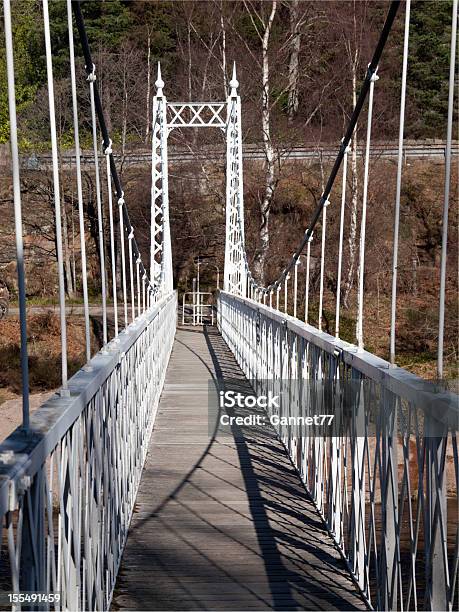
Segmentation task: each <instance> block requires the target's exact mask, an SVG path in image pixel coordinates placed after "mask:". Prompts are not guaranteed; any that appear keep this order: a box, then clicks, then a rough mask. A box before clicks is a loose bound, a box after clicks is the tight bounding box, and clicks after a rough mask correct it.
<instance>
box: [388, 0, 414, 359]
mask: <svg viewBox="0 0 459 612" xmlns="http://www.w3.org/2000/svg"><path fill="white" fill-rule="evenodd" d="M410 8H411V0H406V9H405V33H404V37H403V63H402V87H401V93H400V123H399V132H398V159H397V186H396V194H395V213H394V217H395V218H394V245H393V260H392V296H391V314H390V363H391V364H392V365H394V364H395V318H396V315H397V273H398V239H399V228H400V195H401V192H402V170H403V139H404V130H405V100H406V76H407V72H408V41H409V36H410Z"/></svg>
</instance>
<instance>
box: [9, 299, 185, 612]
mask: <svg viewBox="0 0 459 612" xmlns="http://www.w3.org/2000/svg"><path fill="white" fill-rule="evenodd" d="M176 308H177V300H176V295H175V294H174V293H172V294H169V296H167V297H164V298H162V299H161V300H160V301H159V302H158V303H157V304H156V305H155V306H154V307H153V308H151V309H150V310H149V311H148V312H147V313H146V314H145V315H144V316H142V317H139V318H137V319H136V321H135V322H134V323H132V324H131V325H130V326H129V327H128V328H127V329H126V330H125V332H124V333H123V334H120V336H119V337H118V341H117V342H115V341H112V342H110V343H109V344H108V346H107V351H106V354H103V353H98V354H97V355H96V356H95V357H93V358H92V359H91V361H90V369H89V371H85V370H80V371H79V372H77V374H75V376H73V377H72V378H71V379H70V380H69V389H70V396H69V397H67V398H62V397H59V395H55V396H53V397H52V398H51V399H49V400H48V401H47V402H45V404H43V405H42V406H41V408H40V409H39V410H37V411H36V412H34V413H33V415H32V416H31V421H30V430H31V432H32V433H33V436H32V437H30V438H29V439H26V438H24V435H23V434H21V430H19V429H18V430H16V432H14V433H13V434H12V435H11V436H9V437H8V438H7V439H6V440H5V441H4V442H3V443H2V444H1V445H0V470H1V474H2V477H1V480H0V516H1V520H2V526H3V528H4V529H5V530H6V533H7V540H6V542H5V540H4V546H7V549H8V550H7V551H6V552H7V555H3V556H2V574H3V575H4V576H8V575H10V577H11V583H10V588H9V590H11V591H15V592H22V591H39V592H60V593H61V596H62V600H61V602H60V603H59V604H58V605H56V607H55V609H57V610H109V609H110V602H111V597H112V593H113V588H114V586H115V580H116V575H117V572H118V567H119V563H120V560H121V555H122V552H123V548H124V544H125V541H126V537H127V533H128V528H129V522H130V518H131V514H132V511H133V508H134V503H135V498H136V492H137V487H138V484H139V482H140V477H141V473H142V468H143V464H144V460H145V455H146V452H147V448H148V441H149V438H150V433H151V430H152V427H153V424H154V421H155V415H156V409H157V406H158V401H159V397H160V394H161V390H162V386H163V382H164V376H165V372H166V366H167V363H168V360H169V355H170V351H171V348H172V342H173V339H174V335H175V321H176ZM4 533H5V532H4ZM8 559H9V561H8ZM17 609H20V607H18V608H17Z"/></svg>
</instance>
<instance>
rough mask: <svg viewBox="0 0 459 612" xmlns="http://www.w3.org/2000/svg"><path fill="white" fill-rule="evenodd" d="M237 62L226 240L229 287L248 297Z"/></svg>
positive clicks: (230, 104) (229, 131)
mask: <svg viewBox="0 0 459 612" xmlns="http://www.w3.org/2000/svg"><path fill="white" fill-rule="evenodd" d="M238 86H239V83H238V81H237V78H236V66H235V65H234V67H233V76H232V79H231V81H230V88H231V90H230V94H229V97H228V101H227V125H226V242H225V272H224V283H223V287H224V290H225V291H228V292H229V293H233V294H235V295H241V296H243V297H245V295H246V287H247V274H246V264H245V251H244V199H243V182H242V129H241V98H240V96H239V95H238V93H237V88H238Z"/></svg>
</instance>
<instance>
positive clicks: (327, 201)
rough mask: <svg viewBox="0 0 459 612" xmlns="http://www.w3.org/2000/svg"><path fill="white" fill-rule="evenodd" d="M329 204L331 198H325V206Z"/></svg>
mask: <svg viewBox="0 0 459 612" xmlns="http://www.w3.org/2000/svg"><path fill="white" fill-rule="evenodd" d="M329 204H330V200H329V199H328V198H327V199H326V200H324V208H325V207H327V206H328V205H329Z"/></svg>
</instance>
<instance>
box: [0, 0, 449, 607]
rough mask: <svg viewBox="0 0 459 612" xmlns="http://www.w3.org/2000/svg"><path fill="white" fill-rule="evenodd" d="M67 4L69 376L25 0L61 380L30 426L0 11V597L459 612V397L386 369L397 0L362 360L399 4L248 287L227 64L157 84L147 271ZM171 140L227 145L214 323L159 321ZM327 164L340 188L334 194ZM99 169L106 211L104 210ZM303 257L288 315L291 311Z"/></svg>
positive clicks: (9, 49) (30, 602)
mask: <svg viewBox="0 0 459 612" xmlns="http://www.w3.org/2000/svg"><path fill="white" fill-rule="evenodd" d="M82 8H83V9H84V3H82V4H81V5H80V2H79V1H73V2H72V1H71V0H67V11H68V40H69V55H70V76H71V86H72V88H71V91H72V105H73V119H74V138H75V172H76V176H75V180H76V184H77V195H78V210H79V223H80V235H81V273H82V290H83V298H84V306H83V312H84V320H85V338H86V360H87V363H86V365H85V366H84V367H83V368H82V369H81V370H79V371H78V372H77V373H76V374H75V375H74V376H72V377H71V378H69V377H68V366H67V345H66V342H67V339H66V323H67V321H66V299H65V283H64V280H65V279H64V264H63V245H62V229H61V205H62V202H61V185H60V182H59V181H60V173H59V163H60V159H59V155H58V140H57V136H56V119H55V102H54V82H53V65H52V56H53V50H52V46H51V35H50V30H51V28H52V22H50V19H49V13H48V0H43V18H44V37H45V48H46V68H47V85H48V95H49V127H50V134H51V145H52V155H51V166H52V173H53V180H54V206H55V223H56V251H57V260H58V273H59V298H60V299H59V304H60V310H59V312H60V324H61V342H62V386H61V388H60V389H59V390H58V391H57V392H56V393H55V395H54V396H53V397H51V399H49V400H48V401H47V402H46V403H44V404H43V405H42V406H41V407H40V408H39V409H38V410H37V411H35V412H34V413H33V414H32V415H30V414H29V392H28V389H29V386H28V359H27V320H26V299H25V277H24V256H23V238H22V235H23V230H22V208H21V182H20V181H21V176H20V175H21V164H20V159H19V152H18V142H17V119H16V95H15V84H14V55H13V48H14V46H13V35H12V31H13V30H12V24H11V7H10V0H4V20H5V44H6V60H7V75H8V100H9V117H10V142H11V160H12V177H13V195H14V210H15V221H16V247H17V263H18V286H19V314H20V321H21V366H22V383H23V393H22V400H23V423H22V426H21V427H19V428H18V429H17V430H16V431H15V432H14V433H13V434H11V435H10V436H9V437H8V438H7V439H6V440H4V441H3V442H2V443H1V445H0V516H1V517H2V521H1V534H2V535H1V538H2V539H1V543H2V548H1V556H0V580H1V589H0V590H1V591H2V597H3V599H2V602H1V603H2V605H5V606H8V607H11V608H12V609H15V610H20V609H35V608H38V607H40V609H41V608H45V609H56V610H60V609H62V610H108V609H110V608H111V607H113V609H155V610H164V609H179V610H190V609H200V610H202V609H233V610H234V609H244V610H249V609H276V610H284V609H285V610H290V609H301V610H319V609H324V610H331V609H336V610H347V609H349V610H354V609H379V610H401V609H428V610H453V609H457V603H458V599H457V598H458V595H457V586H458V585H457V574H458V546H459V536H458V520H457V489H458V477H459V476H458V472H459V470H458V452H457V425H458V402H457V396H456V395H454V394H453V393H451V392H450V391H448V390H447V389H446V388H445V386H444V385H442V384H441V381H440V382H439V383H438V384H434V383H432V382H428V381H425V380H423V379H421V378H419V377H417V376H415V375H414V374H411V373H409V372H407V371H406V370H404V369H402V368H399V367H397V366H396V365H395V330H396V327H395V322H396V316H397V311H396V304H397V301H396V292H397V269H398V261H397V256H398V240H399V236H398V232H399V215H400V193H401V184H402V173H403V140H404V138H403V137H404V111H405V91H406V79H407V57H408V45H409V26H410V2H409V0H408V1H407V2H406V3H405V34H404V35H405V39H404V40H405V43H404V58H403V72H402V77H401V78H402V84H401V85H402V86H401V92H402V95H401V113H400V132H399V147H398V172H397V190H396V206H395V224H394V226H395V229H394V238H393V239H394V260H393V293H392V320H391V329H390V339H391V351H390V352H391V362H386V361H384V360H383V359H381V358H379V357H377V356H375V355H374V354H372V353H370V352H368V351H366V350H365V348H364V320H363V313H364V308H363V306H364V300H365V283H364V269H365V229H366V207H367V203H368V180H369V157H370V152H371V128H372V110H373V99H374V95H375V86H376V81H377V69H378V65H379V63H380V61H383V52H384V48H385V46H386V43H387V41H388V39H389V35H390V31H391V28H392V25H393V23H394V21H395V20H396V18H397V11H398V8H399V3H398V2H392V3H391V4H390V6H389V9H388V13H387V17H386V21H385V24H384V27H383V29H382V31H381V34H380V38H379V41H378V44H377V46H376V48H375V51H374V54H373V57H372V58H369V59H370V63H369V65H368V71H367V74H366V76H365V79H364V81H363V83H362V85H361V88H360V95H359V98H358V101H357V104H356V107H355V109H354V110H353V112H352V114H351V117H350V120H349V123H348V126H347V129H346V131H345V134H344V137H343V138H342V140H341V144H340V146H339V149H338V153H337V155H336V159H335V161H334V164H333V166H332V169H331V172H330V176H329V178H328V180H327V182H326V186H325V189H324V191H323V194H322V197H321V198H320V201H319V204H318V207H317V210H316V212H315V214H314V215H313V218H312V219H311V222H310V224H309V227H308V228H305V234H304V238H303V240H302V241H301V243H300V245H299V246H298V249H297V250H296V252H295V254H294V255H293V257H292V259H291V260H290V261H289V263H288V264H287V265H286V266H285V268H284V270H283V271H282V274H281V275H280V277H279V278H278V279H276V281H275V282H273V283H271V284H270V285H269V286H266V287H265V286H261V285H260V284H259V283H258V282H257V280H256V279H255V278H254V277H253V275H252V274H251V272H250V262H249V261H248V258H247V256H246V250H245V234H244V203H243V166H242V130H241V101H240V97H239V92H238V88H239V83H238V81H237V75H236V71H235V70H234V71H233V76H232V79H231V82H230V91H229V95H228V98H227V99H226V100H224V101H216V102H215V101H212V102H204V103H203V102H197V103H191V102H187V103H181V102H169V101H168V100H167V98H166V96H165V93H164V90H165V84H164V82H163V79H162V76H161V72H160V70H158V77H157V80H156V84H155V85H156V95H155V96H154V100H153V108H152V155H151V169H152V186H151V249H150V258H149V261H148V263H145V262H144V260H143V258H142V254H141V250H140V248H139V245H138V243H137V240H136V235H135V228H134V226H133V225H132V223H131V218H130V216H129V206H128V202H127V201H126V197H125V194H124V191H123V186H122V183H121V180H120V176H119V173H118V171H117V164H116V158H115V153H114V145H113V143H112V140H111V139H110V134H109V133H108V130H107V124H106V122H105V119H104V110H103V106H102V103H101V98H100V95H99V91H98V87H97V67H96V66H95V65H94V63H93V58H92V55H91V50H90V48H91V44H93V43H94V42H95V41H90V40H88V36H87V33H86V28H85V24H84V19H83V11H82ZM456 23H457V1H456V0H455V1H454V3H453V14H452V36H451V49H450V51H451V71H450V76H449V92H450V93H449V112H448V129H447V141H446V149H445V155H444V161H445V175H446V177H445V194H444V215H443V243H442V244H443V251H442V261H441V287H440V295H439V312H440V316H439V354H438V356H439V358H438V372H439V377H440V378H441V377H442V374H443V327H444V304H445V266H446V256H447V252H446V244H447V230H448V204H449V183H450V173H451V151H452V121H453V93H454V74H455V68H454V61H455V55H456V47H455V45H456ZM74 26H76V31H77V32H78V36H79V41H80V43H81V47H82V50H83V54H84V64H85V70H86V78H87V89H88V91H87V95H88V97H89V101H90V108H91V126H92V136H93V145H94V147H93V153H92V156H93V159H92V163H93V165H94V172H95V190H96V199H97V202H96V203H97V219H98V224H99V225H98V229H99V234H98V236H99V261H100V279H101V286H102V303H101V313H102V315H101V316H102V334H103V347H102V349H101V350H100V351H98V352H97V353H96V354H93V353H92V351H91V343H90V329H89V302H88V286H87V271H86V270H87V262H86V245H85V239H84V235H85V228H84V216H83V212H84V204H85V202H84V194H83V188H82V180H81V163H82V158H81V155H82V154H81V149H80V140H79V125H78V120H79V112H78V99H79V95H82V94H81V92H80V93H79V94H78V95H77V93H78V92H77V74H78V71H79V70H83V69H84V67H83V65H80V62H76V61H75V55H74V39H73V36H74ZM364 112H366V113H367V134H366V144H365V150H364V164H365V165H364V167H365V175H364V190H363V194H362V201H361V206H362V215H361V226H360V254H359V257H360V260H359V271H360V272H359V293H358V296H359V297H358V320H357V331H356V339H357V342H356V344H355V345H354V344H350V343H349V342H346V341H344V340H343V339H342V338H341V337H340V308H341V304H340V285H341V269H342V251H343V236H344V230H345V228H344V225H343V224H344V212H343V211H344V206H345V201H346V169H347V157H348V151H349V143H350V141H351V138H352V135H353V132H354V129H355V126H356V124H357V121H358V119H359V117H360V116H361V115H362V114H363V113H364ZM183 127H192V128H206V129H214V130H215V129H216V130H221V131H222V132H223V133H224V135H225V138H226V144H227V146H226V185H227V187H226V221H225V222H226V238H225V240H226V242H225V267H224V288H223V290H222V291H220V292H219V294H218V299H217V314H216V322H217V325H216V326H210V325H202V326H201V325H195V326H183V325H182V326H180V327H179V328H178V329H177V296H176V292H175V291H174V287H173V274H172V272H173V268H172V255H173V254H172V247H171V234H170V222H169V199H168V195H169V191H168V146H167V144H168V136H169V134H170V132H171V131H172V130H174V129H179V128H183ZM100 138H102V142H103V144H102V150H100ZM104 165H105V168H106V172H105V173H102V171H101V168H102V166H104ZM339 173H342V175H343V180H342V185H343V188H342V190H341V191H342V193H341V194H339V193H338V194H334V191H333V189H334V184H335V181H336V178H337V176H338V174H339ZM104 176H105V177H106V178H107V185H106V190H105V193H106V198H107V201H102V191H103V190H102V181H103V177H104ZM332 194H333V195H336V201H338V202H340V206H341V208H340V215H341V216H340V219H341V227H340V242H339V255H338V260H337V261H336V262H328V261H327V263H326V264H325V259H326V258H325V254H326V250H327V232H326V225H327V209H328V208H329V206H330V199H329V198H330V196H332ZM331 205H334V204H331ZM104 224H107V228H105V226H104ZM313 233H314V234H315V235H319V236H320V240H321V260H320V305H319V325H318V327H314V326H312V325H310V324H309V323H308V314H309V311H308V308H309V306H308V305H309V293H308V292H309V271H310V245H311V240H312V237H313ZM115 253H119V255H120V256H119V257H115ZM107 255H108V256H107ZM302 256H304V257H305V261H306V280H305V295H304V304H305V311H304V312H303V311H302V312H299V307H298V303H299V300H300V296H299V295H298V293H299V291H298V286H299V282H298V276H299V262H300V258H301V257H302ZM325 265H333V266H336V267H337V269H338V291H337V297H336V329H335V335H330V334H327V333H325V332H324V331H323V330H322V314H323V313H322V310H323V285H324V270H325ZM109 300H110V302H111V305H110V310H109V311H108V307H107V302H108V301H109ZM301 303H303V302H301ZM198 304H199V294H198ZM109 313H110V317H111V318H112V319H113V320H112V323H113V325H112V326H111V325H110V326H109V324H108V314H109ZM198 322H199V321H198ZM228 392H233V395H232V397H236V395H238V396H239V397H240V398H249V397H254V396H256V397H261V396H263V397H270V396H271V397H273V396H274V397H277V398H279V400H278V401H277V402H273V403H272V405H268V406H267V407H260V406H258V405H254V404H253V402H252V403H249V402H241V403H239V404H236V405H235V406H233V405H230V406H229V407H228V406H227V405H225V404H224V405H222V402H221V396H222V394H223V395H224V394H226V393H228ZM322 415H328V416H331V417H333V418H331V419H330V422H329V423H328V424H325V425H324V423H323V422H320V419H319V422H318V420H317V417H321V416H322ZM297 417H302V418H301V419H300V418H297ZM266 422H267V423H266ZM247 423H251V425H247ZM253 423H254V425H253Z"/></svg>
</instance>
